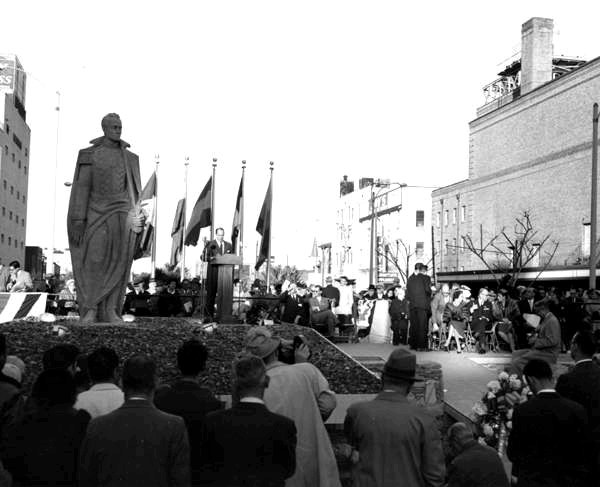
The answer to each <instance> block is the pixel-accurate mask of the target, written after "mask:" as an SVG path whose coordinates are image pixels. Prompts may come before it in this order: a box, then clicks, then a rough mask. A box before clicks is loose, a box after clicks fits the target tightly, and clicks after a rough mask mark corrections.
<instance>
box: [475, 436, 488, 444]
mask: <svg viewBox="0 0 600 487" xmlns="http://www.w3.org/2000/svg"><path fill="white" fill-rule="evenodd" d="M477 441H478V442H479V444H480V445H483V446H487V443H486V442H485V439H484V438H483V436H480V437H479V438H478V440H477Z"/></svg>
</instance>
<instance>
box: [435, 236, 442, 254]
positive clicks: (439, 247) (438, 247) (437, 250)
mask: <svg viewBox="0 0 600 487" xmlns="http://www.w3.org/2000/svg"><path fill="white" fill-rule="evenodd" d="M435 250H436V255H439V254H440V253H441V252H442V246H441V245H440V241H439V240H438V241H436V242H435Z"/></svg>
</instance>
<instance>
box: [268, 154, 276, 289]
mask: <svg viewBox="0 0 600 487" xmlns="http://www.w3.org/2000/svg"><path fill="white" fill-rule="evenodd" d="M274 164H275V163H274V162H273V161H271V162H269V166H270V167H269V170H270V171H271V180H270V181H269V185H270V186H271V209H270V211H269V227H268V228H269V242H268V249H269V251H268V252H267V292H269V289H270V288H271V287H270V280H271V233H273V227H272V226H271V222H272V221H273V165H274Z"/></svg>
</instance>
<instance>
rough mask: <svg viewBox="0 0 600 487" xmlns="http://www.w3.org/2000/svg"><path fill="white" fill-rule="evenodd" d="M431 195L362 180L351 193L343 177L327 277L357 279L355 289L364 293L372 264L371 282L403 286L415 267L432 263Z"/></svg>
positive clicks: (422, 190)
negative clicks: (329, 270)
mask: <svg viewBox="0 0 600 487" xmlns="http://www.w3.org/2000/svg"><path fill="white" fill-rule="evenodd" d="M430 191H431V190H430V189H427V188H422V187H416V186H409V185H406V184H400V183H395V182H390V181H389V180H382V179H377V180H374V179H372V178H362V179H360V180H359V182H358V187H357V188H356V190H355V186H354V183H353V182H350V181H348V180H347V178H346V177H344V180H343V181H342V184H341V191H340V198H339V201H338V206H337V209H336V227H337V228H336V235H335V238H334V239H333V241H332V244H331V271H332V272H331V273H332V274H335V275H347V276H348V277H350V278H353V279H357V285H358V286H359V287H365V286H367V285H368V284H369V271H370V267H371V263H372V265H373V281H374V282H376V281H379V282H390V281H392V280H393V278H394V277H396V276H398V277H400V281H401V282H403V281H404V279H405V274H406V272H407V269H408V272H409V273H410V272H412V269H413V268H414V264H415V263H417V262H422V263H424V264H427V263H430V262H431V255H432V252H431V219H430V212H429V211H430V210H429V209H430V208H431V192H430ZM373 209H374V211H373ZM372 225H373V233H372V232H371V226H372ZM371 238H373V243H372V244H371ZM371 250H373V254H372V255H373V257H372V258H371ZM430 267H431V264H430Z"/></svg>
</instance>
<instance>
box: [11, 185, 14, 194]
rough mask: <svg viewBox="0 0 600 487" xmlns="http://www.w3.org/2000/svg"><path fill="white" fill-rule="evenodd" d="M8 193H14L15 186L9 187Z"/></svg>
mask: <svg viewBox="0 0 600 487" xmlns="http://www.w3.org/2000/svg"><path fill="white" fill-rule="evenodd" d="M10 194H11V195H13V194H15V187H14V186H11V187H10Z"/></svg>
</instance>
